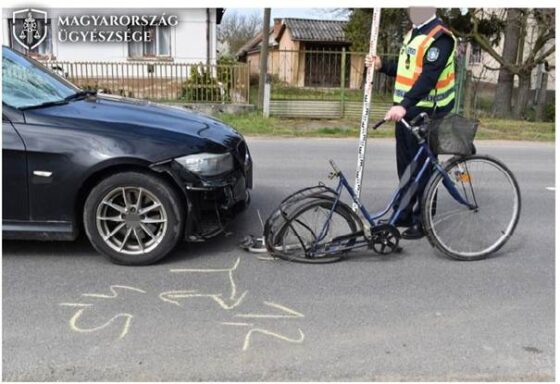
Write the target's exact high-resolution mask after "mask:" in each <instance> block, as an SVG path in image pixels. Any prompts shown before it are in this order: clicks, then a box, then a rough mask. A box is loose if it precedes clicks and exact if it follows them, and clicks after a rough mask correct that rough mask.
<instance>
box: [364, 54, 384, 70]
mask: <svg viewBox="0 0 560 384" xmlns="http://www.w3.org/2000/svg"><path fill="white" fill-rule="evenodd" d="M373 63H375V67H374V68H375V70H376V71H379V70H380V69H381V65H382V64H381V58H380V57H379V56H374V55H366V67H368V68H369V67H371V65H372V64H373Z"/></svg>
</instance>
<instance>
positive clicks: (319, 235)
mask: <svg viewBox="0 0 560 384" xmlns="http://www.w3.org/2000/svg"><path fill="white" fill-rule="evenodd" d="M332 208H333V201H331V200H324V199H313V200H310V201H309V202H308V203H305V204H304V205H302V206H301V207H300V208H299V209H298V210H297V211H296V212H294V213H293V214H292V215H290V217H289V218H288V219H287V220H286V222H285V224H284V225H283V226H282V227H281V228H280V229H279V230H278V231H277V233H275V234H273V235H272V238H269V239H267V241H266V243H267V244H266V245H267V249H268V251H269V252H270V253H272V254H273V255H275V256H278V257H280V258H282V259H284V260H288V261H296V262H302V263H331V262H334V261H338V260H340V259H341V258H342V254H343V253H344V252H347V251H348V247H351V246H352V244H354V242H355V238H354V237H353V236H349V238H342V239H340V237H341V236H346V235H351V234H354V233H356V232H357V231H358V228H359V227H361V224H359V223H358V221H357V220H358V219H357V218H356V217H355V215H354V214H353V212H352V210H351V209H350V207H348V206H347V205H346V204H344V203H341V202H338V203H337V205H336V207H335V209H334V210H332ZM331 210H332V214H331ZM337 238H339V239H337ZM333 240H334V241H333Z"/></svg>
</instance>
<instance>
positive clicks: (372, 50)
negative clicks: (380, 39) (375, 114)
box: [352, 8, 381, 211]
mask: <svg viewBox="0 0 560 384" xmlns="http://www.w3.org/2000/svg"><path fill="white" fill-rule="evenodd" d="M380 17H381V8H373V20H372V23H371V37H370V41H369V54H370V55H372V56H375V55H376V54H377V35H378V33H379V19H380ZM374 67H375V65H374V64H373V63H372V65H371V66H370V67H368V68H367V74H366V84H365V86H364V103H363V109H362V123H361V124H360V145H359V147H358V165H357V167H356V183H355V184H354V192H355V193H356V196H357V197H358V198H359V197H360V191H361V189H362V178H363V174H364V166H365V162H366V147H367V135H368V121H369V110H370V102H371V88H372V86H373V85H372V83H373V73H374V72H375V68H374ZM352 207H353V209H354V211H357V210H358V205H357V204H356V203H353V205H352Z"/></svg>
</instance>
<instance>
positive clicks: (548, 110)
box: [543, 103, 556, 122]
mask: <svg viewBox="0 0 560 384" xmlns="http://www.w3.org/2000/svg"><path fill="white" fill-rule="evenodd" d="M543 119H544V121H546V122H555V121H556V107H555V105H554V103H548V104H546V107H544V116H543Z"/></svg>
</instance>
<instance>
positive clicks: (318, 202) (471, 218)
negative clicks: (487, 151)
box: [264, 113, 521, 263]
mask: <svg viewBox="0 0 560 384" xmlns="http://www.w3.org/2000/svg"><path fill="white" fill-rule="evenodd" d="M461 119H463V118H461V117H457V116H454V117H453V118H452V119H449V120H447V121H443V122H441V121H440V122H438V124H437V132H436V133H435V134H436V135H441V139H440V141H439V144H438V148H437V150H436V153H439V154H453V153H455V154H456V156H454V157H452V158H451V159H449V160H448V161H447V162H445V163H440V162H439V161H438V159H437V158H436V157H435V155H434V152H433V151H432V150H431V148H430V145H429V143H428V142H427V140H426V137H427V136H428V135H429V134H430V122H429V121H428V119H427V114H425V113H422V114H420V115H419V116H417V117H416V118H415V119H414V120H412V121H411V122H410V123H408V122H407V121H405V120H404V119H403V120H401V122H402V124H403V125H404V126H405V127H406V128H407V129H408V130H410V132H411V133H412V135H414V137H415V138H416V139H417V140H418V143H419V150H418V152H417V154H416V155H415V157H414V159H413V161H412V162H411V163H410V164H409V165H408V167H407V168H406V170H405V172H404V173H403V175H402V177H401V178H400V182H399V186H398V188H397V190H396V191H395V192H394V193H393V196H392V198H391V199H390V202H389V203H388V204H387V206H386V208H385V209H384V210H383V211H381V212H377V213H373V214H372V213H370V212H369V211H368V210H367V209H366V208H365V207H364V205H363V204H362V203H361V201H360V199H359V198H358V197H357V196H356V194H355V193H354V190H353V188H352V187H351V186H350V185H349V183H348V181H347V179H346V177H345V175H344V173H343V172H342V171H341V170H340V169H339V168H338V167H337V165H336V163H335V162H334V161H333V160H330V164H331V167H332V169H333V171H332V172H331V173H330V175H329V178H330V179H338V185H337V187H336V188H334V189H333V188H329V187H326V186H324V185H322V184H321V185H318V186H315V187H310V188H305V189H302V190H300V191H297V192H295V193H294V194H292V195H290V196H288V197H287V198H286V199H284V200H283V201H282V203H280V205H279V207H278V208H277V209H276V210H275V211H274V212H273V213H272V214H271V215H270V217H269V219H268V220H267V223H266V225H265V232H264V237H265V243H266V248H267V250H268V251H269V253H271V254H273V255H274V256H277V257H280V258H283V259H286V260H290V261H299V262H307V263H325V262H332V261H337V260H339V259H340V258H342V257H343V256H344V255H346V254H347V253H348V252H349V251H351V250H353V249H357V248H362V247H368V248H370V249H372V250H373V251H374V252H376V253H378V254H382V255H386V254H390V253H393V252H397V251H398V250H399V246H398V244H399V240H400V232H399V230H398V229H397V228H396V227H395V224H396V223H397V222H398V220H399V218H400V216H401V213H402V212H403V210H404V209H405V208H406V207H408V206H409V205H410V203H411V202H412V201H413V199H415V198H416V196H417V195H418V193H419V192H418V190H419V186H420V184H421V183H422V182H424V181H425V179H426V178H427V175H428V174H429V170H430V169H431V170H432V172H431V173H432V175H431V176H430V178H429V180H428V182H427V183H426V185H427V186H426V188H425V190H424V193H423V197H422V218H423V223H424V229H425V232H426V235H427V238H428V240H429V242H430V244H431V245H432V246H433V247H434V248H435V249H437V250H438V251H440V252H442V253H443V254H445V255H447V256H449V257H451V258H454V259H458V260H478V259H483V258H485V257H487V256H488V255H490V254H492V253H494V252H496V251H498V250H499V249H500V248H501V247H502V246H503V245H504V244H505V243H506V242H507V240H508V239H509V238H510V237H511V235H512V234H513V232H514V230H515V227H516V225H517V222H518V220H519V215H520V210H521V195H520V191H519V186H518V184H517V181H516V180H515V177H514V175H513V173H512V172H511V171H510V170H509V169H508V168H507V167H506V166H505V165H504V164H503V163H502V162H500V161H499V160H497V159H495V158H493V157H490V156H486V155H478V154H477V155H475V154H474V152H475V147H474V145H473V143H472V140H473V139H474V135H475V134H476V128H477V123H476V122H469V121H466V119H464V121H463V120H461ZM383 123H385V121H384V120H382V121H380V122H378V123H377V124H375V125H374V127H373V128H374V129H376V128H377V127H379V126H381V125H382V124H383ZM449 124H451V126H450V127H449V129H447V128H448V127H447V126H446V125H449ZM463 127H467V128H468V129H469V130H470V131H469V133H468V134H465V133H464V132H460V134H459V130H460V129H463ZM444 134H445V135H446V136H445V139H443V135H444ZM431 135H432V136H430V137H432V139H433V137H434V133H433V132H432V133H431ZM453 135H455V136H457V137H458V138H459V137H460V139H461V143H460V145H453V142H452V140H453ZM443 143H445V145H443ZM446 151H448V152H446ZM343 190H346V192H347V193H348V194H349V195H350V198H351V200H352V202H353V203H355V205H356V206H357V208H358V209H357V213H356V212H354V211H353V210H352V209H351V208H350V207H349V206H348V205H347V204H346V203H344V202H343V201H341V195H342V193H343ZM389 212H391V213H389ZM364 228H369V229H368V231H365V230H364Z"/></svg>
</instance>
